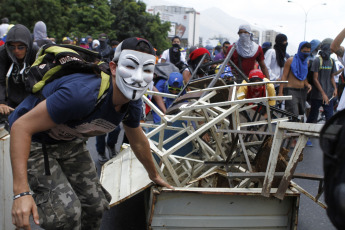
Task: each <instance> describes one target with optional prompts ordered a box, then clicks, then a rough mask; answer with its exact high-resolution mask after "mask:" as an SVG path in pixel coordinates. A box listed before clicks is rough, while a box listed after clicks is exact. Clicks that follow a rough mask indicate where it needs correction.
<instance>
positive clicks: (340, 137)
mask: <svg viewBox="0 0 345 230" xmlns="http://www.w3.org/2000/svg"><path fill="white" fill-rule="evenodd" d="M320 146H321V148H322V150H323V154H324V156H323V157H324V159H323V168H324V173H325V175H324V182H325V186H324V191H325V201H326V204H327V206H328V207H327V215H328V217H329V219H330V220H331V221H332V223H333V224H334V226H335V227H337V229H345V221H344V219H345V199H344V198H345V110H342V111H340V112H338V113H336V114H335V115H334V116H333V117H332V118H331V119H330V120H329V121H327V122H326V124H325V125H324V127H323V128H322V130H321V133H320Z"/></svg>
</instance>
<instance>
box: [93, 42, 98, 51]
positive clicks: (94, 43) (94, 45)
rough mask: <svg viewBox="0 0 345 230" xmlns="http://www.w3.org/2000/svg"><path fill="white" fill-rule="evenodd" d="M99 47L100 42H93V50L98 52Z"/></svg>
mask: <svg viewBox="0 0 345 230" xmlns="http://www.w3.org/2000/svg"><path fill="white" fill-rule="evenodd" d="M98 46H99V41H98V40H97V39H95V40H93V41H92V50H95V51H96V50H97V47H98Z"/></svg>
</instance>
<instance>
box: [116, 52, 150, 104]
mask: <svg viewBox="0 0 345 230" xmlns="http://www.w3.org/2000/svg"><path fill="white" fill-rule="evenodd" d="M154 67H155V56H154V55H152V54H147V53H142V52H139V51H135V50H122V52H121V54H120V56H119V59H118V62H117V67H116V85H117V87H118V88H119V90H120V91H121V92H122V93H123V94H124V96H125V97H126V98H128V99H129V100H138V99H139V98H141V96H142V95H144V93H145V92H146V90H147V89H148V87H149V84H150V82H151V81H152V79H153V71H154Z"/></svg>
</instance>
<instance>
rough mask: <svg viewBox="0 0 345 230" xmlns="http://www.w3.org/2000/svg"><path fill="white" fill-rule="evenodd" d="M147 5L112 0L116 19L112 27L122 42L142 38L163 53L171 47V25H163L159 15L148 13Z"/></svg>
mask: <svg viewBox="0 0 345 230" xmlns="http://www.w3.org/2000/svg"><path fill="white" fill-rule="evenodd" d="M145 10H146V4H145V3H143V2H141V1H138V2H136V1H135V0H111V13H112V14H114V15H116V19H115V21H114V22H113V24H112V25H111V28H112V30H113V31H115V32H116V37H117V39H118V40H119V41H122V40H124V39H126V38H128V37H142V38H145V39H147V40H149V41H150V42H151V43H152V45H153V46H154V47H155V48H156V49H157V50H158V52H159V53H160V52H162V51H163V50H164V49H166V48H168V47H169V46H170V42H169V40H167V37H168V31H169V29H170V23H169V22H165V23H161V21H160V18H159V16H158V15H151V14H149V13H147V12H146V11H145Z"/></svg>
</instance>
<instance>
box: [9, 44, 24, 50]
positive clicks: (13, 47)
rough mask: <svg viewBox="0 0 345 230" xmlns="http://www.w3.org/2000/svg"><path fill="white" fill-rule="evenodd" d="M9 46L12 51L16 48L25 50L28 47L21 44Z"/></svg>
mask: <svg viewBox="0 0 345 230" xmlns="http://www.w3.org/2000/svg"><path fill="white" fill-rule="evenodd" d="M8 48H9V49H10V50H11V51H13V50H15V49H18V50H23V49H25V48H26V46H25V45H20V46H14V45H9V46H8Z"/></svg>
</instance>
